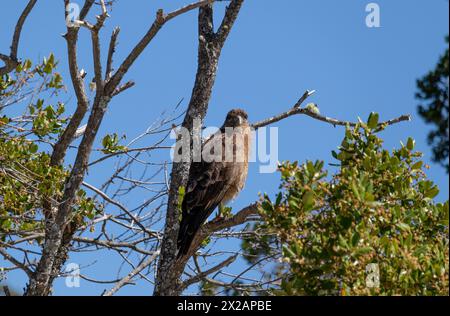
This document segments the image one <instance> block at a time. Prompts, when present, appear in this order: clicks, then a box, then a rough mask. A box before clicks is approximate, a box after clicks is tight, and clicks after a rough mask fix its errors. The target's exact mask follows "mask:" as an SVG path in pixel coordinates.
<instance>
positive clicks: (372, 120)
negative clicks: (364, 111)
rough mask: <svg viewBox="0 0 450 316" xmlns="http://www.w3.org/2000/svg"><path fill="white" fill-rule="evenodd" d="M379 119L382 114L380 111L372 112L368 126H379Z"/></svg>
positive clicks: (372, 127) (373, 127)
mask: <svg viewBox="0 0 450 316" xmlns="http://www.w3.org/2000/svg"><path fill="white" fill-rule="evenodd" d="M379 119H380V115H379V114H378V113H375V112H372V113H370V115H369V119H368V120H367V126H368V127H369V128H370V129H375V128H377V126H378V120H379Z"/></svg>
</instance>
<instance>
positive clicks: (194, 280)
mask: <svg viewBox="0 0 450 316" xmlns="http://www.w3.org/2000/svg"><path fill="white" fill-rule="evenodd" d="M237 257H238V255H234V256H231V257H229V258H228V259H226V260H225V261H223V262H222V263H220V264H218V265H216V266H214V267H212V268H210V269H208V270H206V271H204V272H200V273H199V274H197V275H196V276H194V277H192V278H190V279H188V280H186V281H184V282H183V283H182V284H181V289H180V290H181V291H183V290H185V289H186V288H187V287H189V286H191V285H192V284H195V283H197V282H200V281H201V280H203V279H205V278H206V277H207V276H208V275H210V274H212V273H214V272H217V271H219V270H221V269H223V268H225V267H228V266H229V265H230V264H232V263H233V262H234V261H235V260H236V258H237Z"/></svg>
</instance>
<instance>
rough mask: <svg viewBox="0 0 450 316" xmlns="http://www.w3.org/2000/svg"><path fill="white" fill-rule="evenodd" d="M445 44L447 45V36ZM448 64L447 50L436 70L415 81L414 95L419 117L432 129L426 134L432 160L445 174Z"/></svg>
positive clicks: (447, 122) (447, 147)
mask: <svg viewBox="0 0 450 316" xmlns="http://www.w3.org/2000/svg"><path fill="white" fill-rule="evenodd" d="M446 42H447V45H448V36H447V38H446ZM448 63H449V52H448V48H447V50H446V51H445V53H444V54H443V55H442V56H441V57H440V59H439V62H438V64H437V65H436V68H435V69H434V70H432V71H430V72H429V73H428V74H427V75H426V76H424V77H423V78H422V79H420V80H417V87H418V89H419V92H417V94H416V98H417V99H418V100H420V101H421V102H422V103H421V104H420V105H419V108H418V112H419V114H420V116H422V118H423V119H424V120H425V122H427V123H428V124H432V125H433V127H434V129H433V130H432V131H431V132H430V133H429V134H428V143H429V144H430V145H432V147H433V160H434V161H435V162H438V163H440V164H441V165H442V166H444V167H445V168H447V173H448V171H449V164H448V153H449V141H448V135H449V125H448V124H449V121H448V120H449V116H448V111H449V110H448V80H449V67H448Z"/></svg>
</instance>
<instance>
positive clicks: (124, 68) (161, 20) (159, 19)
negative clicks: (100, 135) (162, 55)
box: [105, 0, 214, 96]
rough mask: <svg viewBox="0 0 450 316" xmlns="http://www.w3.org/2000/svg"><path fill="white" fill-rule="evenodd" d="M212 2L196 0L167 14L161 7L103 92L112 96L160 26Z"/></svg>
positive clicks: (212, 0) (210, 0)
mask: <svg viewBox="0 0 450 316" xmlns="http://www.w3.org/2000/svg"><path fill="white" fill-rule="evenodd" d="M212 2H214V0H202V1H198V2H195V3H192V4H189V5H187V6H185V7H183V8H180V9H178V10H175V11H173V12H171V13H169V14H167V15H165V14H164V11H163V10H162V9H160V10H158V12H157V13H156V18H155V21H154V22H153V24H152V26H151V27H150V29H149V30H148V31H147V33H146V34H145V35H144V37H143V38H142V39H141V40H140V41H139V43H138V44H137V45H136V46H135V47H134V48H133V50H132V51H131V52H130V53H129V55H128V56H127V57H126V58H125V60H124V61H123V62H122V64H121V65H120V67H119V69H118V70H117V72H116V73H115V74H114V75H113V76H112V77H111V79H110V80H109V81H108V83H107V84H106V87H105V92H106V94H107V95H110V96H112V94H113V93H114V91H115V90H116V88H117V87H118V86H119V84H120V82H121V81H122V79H123V77H124V76H125V74H126V73H127V72H128V70H129V69H130V67H131V66H132V65H133V64H134V62H135V61H136V59H137V58H138V57H139V56H140V55H141V53H142V52H143V51H144V49H145V48H146V47H147V46H148V44H150V42H151V41H152V40H153V38H154V37H155V36H156V34H158V32H159V30H160V29H161V28H162V26H163V25H164V24H165V23H166V22H168V21H170V20H171V19H173V18H175V17H177V16H179V15H181V14H184V13H186V12H189V11H191V10H194V9H196V8H199V7H202V6H205V5H208V4H210V3H212Z"/></svg>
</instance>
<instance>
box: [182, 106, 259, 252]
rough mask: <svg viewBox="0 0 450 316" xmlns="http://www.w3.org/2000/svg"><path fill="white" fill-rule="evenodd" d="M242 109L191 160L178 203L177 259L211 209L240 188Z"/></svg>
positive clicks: (244, 168) (245, 133)
mask: <svg viewBox="0 0 450 316" xmlns="http://www.w3.org/2000/svg"><path fill="white" fill-rule="evenodd" d="M247 119H248V116H247V113H246V112H245V111H244V110H241V109H234V110H231V111H230V112H229V113H228V115H227V117H226V119H225V122H224V123H223V126H222V127H221V128H220V130H219V131H218V132H217V133H215V134H213V135H212V136H211V137H210V138H209V139H208V140H207V141H206V142H205V143H204V144H203V147H202V159H201V161H199V162H195V161H194V162H192V164H191V168H190V171H189V179H188V183H187V186H186V190H185V195H184V199H183V202H182V206H181V208H182V217H181V224H180V230H179V233H178V243H177V245H178V255H177V256H178V258H180V257H182V256H183V255H186V254H187V253H188V251H189V248H190V247H191V244H192V241H193V239H194V237H195V235H196V233H197V231H198V230H199V229H200V227H201V226H202V225H203V223H204V222H205V221H206V220H207V219H208V217H209V216H210V215H211V213H212V212H213V211H214V209H215V208H216V207H217V206H219V205H224V204H226V203H227V202H229V201H231V200H233V199H234V198H235V197H236V196H237V195H238V193H239V192H240V191H241V190H242V189H243V187H244V184H245V180H246V178H247V172H248V154H249V148H250V140H251V139H250V138H251V135H250V126H249V123H248V120H247Z"/></svg>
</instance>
